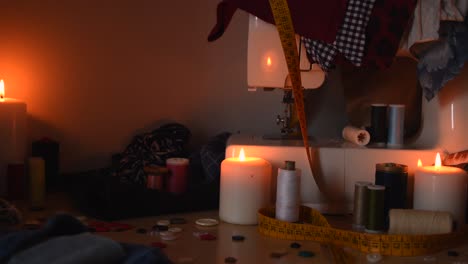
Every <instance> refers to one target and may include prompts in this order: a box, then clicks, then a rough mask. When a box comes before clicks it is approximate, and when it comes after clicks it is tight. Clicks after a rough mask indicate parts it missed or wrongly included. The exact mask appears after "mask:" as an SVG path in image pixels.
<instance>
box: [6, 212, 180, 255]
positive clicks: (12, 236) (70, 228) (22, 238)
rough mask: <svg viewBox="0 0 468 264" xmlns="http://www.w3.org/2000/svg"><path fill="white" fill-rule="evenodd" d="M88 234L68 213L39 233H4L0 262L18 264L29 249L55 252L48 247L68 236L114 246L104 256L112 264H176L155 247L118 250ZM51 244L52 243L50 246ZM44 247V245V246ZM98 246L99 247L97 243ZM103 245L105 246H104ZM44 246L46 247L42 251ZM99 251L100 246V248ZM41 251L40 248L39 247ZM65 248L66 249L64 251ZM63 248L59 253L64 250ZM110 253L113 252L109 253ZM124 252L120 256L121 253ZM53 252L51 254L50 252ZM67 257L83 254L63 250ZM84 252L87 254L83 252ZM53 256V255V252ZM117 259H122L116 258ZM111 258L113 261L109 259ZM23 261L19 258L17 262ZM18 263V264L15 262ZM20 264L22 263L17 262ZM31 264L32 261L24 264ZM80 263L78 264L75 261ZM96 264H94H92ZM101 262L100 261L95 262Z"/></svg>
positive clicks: (128, 246)
mask: <svg viewBox="0 0 468 264" xmlns="http://www.w3.org/2000/svg"><path fill="white" fill-rule="evenodd" d="M87 231H88V228H87V227H86V226H84V225H83V224H82V223H81V222H80V221H79V220H77V219H76V218H74V217H73V216H70V215H66V214H59V215H56V216H54V217H52V218H51V219H49V221H47V223H46V224H45V225H44V227H43V228H41V229H38V230H23V231H17V232H11V233H7V234H4V235H2V236H0V263H8V261H10V260H11V261H14V260H15V257H17V256H20V254H22V253H25V252H27V251H28V250H33V249H34V248H35V247H38V246H39V249H44V250H46V249H47V250H53V249H49V248H46V246H47V245H49V246H50V245H52V246H53V247H57V244H55V243H56V242H57V240H54V238H55V239H57V238H60V237H62V239H59V240H58V241H64V240H63V239H64V238H65V237H64V236H68V238H67V239H68V240H70V239H73V238H70V237H71V236H73V237H75V239H76V238H78V240H79V241H78V240H75V241H73V242H71V243H82V242H83V240H88V241H89V240H90V239H92V240H95V241H98V240H99V243H103V242H105V243H106V247H107V249H109V248H108V247H109V246H110V248H111V250H110V251H108V253H106V255H105V256H104V257H106V258H107V259H108V260H111V261H112V263H125V264H137V263H138V264H140V263H141V264H147V263H148V264H170V263H172V262H171V261H170V260H169V259H168V258H167V256H166V255H165V254H164V253H163V252H161V251H160V250H159V249H158V248H152V247H147V246H143V245H135V244H126V243H118V244H117V243H116V244H117V245H118V247H114V246H113V245H114V244H112V243H111V242H109V241H107V240H101V239H98V238H95V237H94V238H93V237H89V236H93V235H91V234H87V235H85V234H86V233H85V232H87ZM78 234H83V236H74V235H78ZM67 239H65V240H67ZM51 241H55V242H53V243H50V242H51ZM69 242H70V241H69ZM48 243H50V244H48ZM41 244H43V245H41ZM95 245H96V244H95ZM100 245H101V246H102V245H103V244H100ZM88 246H89V247H88V250H89V251H88V253H89V252H91V251H93V250H96V249H97V248H93V246H92V245H88ZM42 247H43V248H42ZM75 248H76V251H80V248H81V247H75ZM98 248H99V247H98ZM36 249H37V248H36ZM61 249H62V248H61ZM61 249H59V250H58V251H60V250H61ZM71 249H72V248H67V250H71ZM119 249H120V250H122V251H123V252H124V254H123V256H121V255H120V256H119V254H120V253H121V252H122V251H120V250H119ZM109 252H111V253H110V254H109ZM119 252H120V253H119ZM49 253H50V252H49ZM62 253H64V254H68V255H71V254H76V258H78V256H79V255H80V252H73V251H71V252H68V253H65V252H63V251H62ZM81 253H83V252H81ZM50 254H53V253H50ZM115 256H118V258H116V257H115ZM79 257H86V258H88V257H89V259H92V258H94V257H99V256H93V255H92V254H91V255H89V256H86V254H83V255H82V256H79ZM109 257H110V258H109ZM17 260H19V259H17ZM13 263H14V262H13ZM16 263H20V262H16ZM21 263H25V264H27V263H28V262H24V261H23V262H21ZM30 263H39V262H30ZM42 263H54V262H51V261H47V262H42ZM58 263H73V262H58ZM75 263H76V262H75ZM85 263H88V262H87V261H85ZM90 263H93V262H90ZM94 263H97V262H94ZM100 263H109V262H100Z"/></svg>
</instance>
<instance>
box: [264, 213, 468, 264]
mask: <svg viewBox="0 0 468 264" xmlns="http://www.w3.org/2000/svg"><path fill="white" fill-rule="evenodd" d="M258 217H259V221H258V231H259V232H260V233H261V234H263V235H265V236H270V237H274V238H278V239H287V240H297V241H300V240H310V241H315V242H319V243H324V244H331V245H335V246H339V247H349V248H353V249H355V250H358V251H360V252H364V253H379V254H381V255H387V256H399V257H409V256H421V255H426V254H433V253H436V252H439V251H441V250H446V249H450V248H453V247H456V246H459V245H460V244H462V243H464V242H468V230H467V229H466V228H465V229H464V230H463V231H458V232H453V233H448V234H434V235H393V234H369V233H362V232H355V231H348V230H343V229H338V228H333V227H331V226H330V224H329V223H328V221H327V220H326V219H325V217H324V216H323V215H321V214H320V213H319V212H318V211H316V210H314V209H312V208H310V207H306V206H301V216H300V221H301V223H289V222H285V221H280V220H277V219H275V210H274V208H264V209H260V211H259V214H258Z"/></svg>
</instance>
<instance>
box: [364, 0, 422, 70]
mask: <svg viewBox="0 0 468 264" xmlns="http://www.w3.org/2000/svg"><path fill="white" fill-rule="evenodd" d="M416 3H417V1H416V0H377V1H376V2H375V4H374V9H373V11H372V15H371V17H370V20H369V23H368V26H367V29H366V52H365V55H364V58H363V66H365V67H369V68H387V67H389V66H390V65H391V64H392V62H393V59H394V58H395V55H396V53H397V50H398V47H399V46H400V40H401V38H402V36H403V34H404V32H405V29H406V28H407V27H408V25H409V22H410V21H411V17H412V14H413V13H414V9H415V7H416Z"/></svg>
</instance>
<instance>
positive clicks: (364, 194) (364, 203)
mask: <svg viewBox="0 0 468 264" xmlns="http://www.w3.org/2000/svg"><path fill="white" fill-rule="evenodd" d="M371 184H372V183H371V182H364V181H359V182H356V183H355V184H354V210H353V229H355V230H363V229H364V228H365V226H366V222H367V218H368V217H369V216H368V206H369V189H367V186H369V185H371Z"/></svg>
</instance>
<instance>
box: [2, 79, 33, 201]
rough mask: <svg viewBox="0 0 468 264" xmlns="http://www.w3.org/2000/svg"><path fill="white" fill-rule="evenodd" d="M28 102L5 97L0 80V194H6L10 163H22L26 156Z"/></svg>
mask: <svg viewBox="0 0 468 264" xmlns="http://www.w3.org/2000/svg"><path fill="white" fill-rule="evenodd" d="M26 118H27V116H26V103H25V102H22V101H19V100H16V99H12V98H6V97H5V87H4V82H3V80H0V142H1V145H2V147H1V148H0V195H1V194H5V192H6V190H5V189H3V188H5V186H6V184H5V182H4V181H5V177H6V168H7V165H8V164H22V163H24V159H25V158H26Z"/></svg>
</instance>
